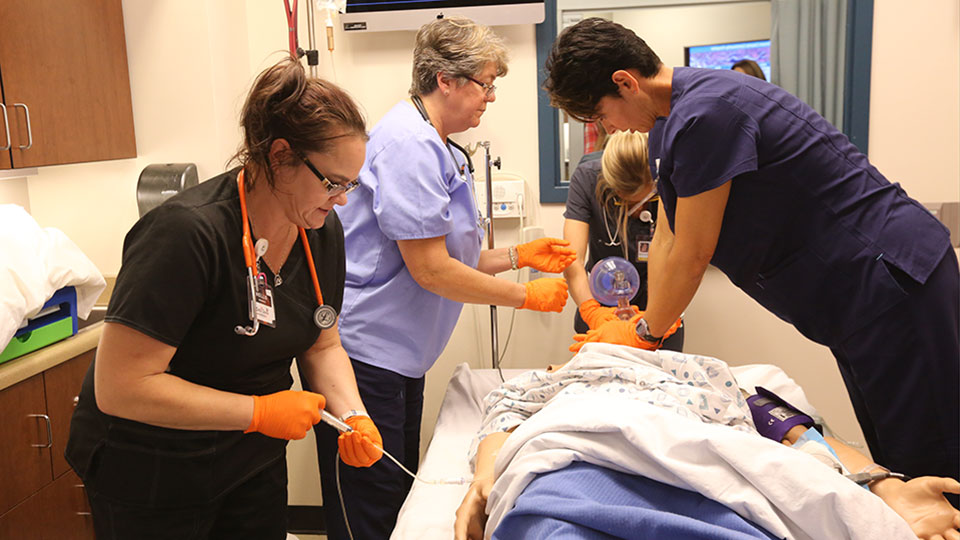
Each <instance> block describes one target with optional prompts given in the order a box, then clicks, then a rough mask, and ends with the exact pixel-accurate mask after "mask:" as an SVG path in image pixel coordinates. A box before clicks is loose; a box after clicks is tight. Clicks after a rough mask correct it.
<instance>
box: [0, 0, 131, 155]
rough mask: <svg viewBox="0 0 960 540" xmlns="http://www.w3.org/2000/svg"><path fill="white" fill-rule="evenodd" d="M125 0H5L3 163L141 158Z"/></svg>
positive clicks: (0, 51)
mask: <svg viewBox="0 0 960 540" xmlns="http://www.w3.org/2000/svg"><path fill="white" fill-rule="evenodd" d="M120 2H121V0H83V1H81V2H56V1H53V0H2V1H0V83H2V84H0V86H2V93H3V95H2V98H3V99H2V102H3V103H4V104H5V107H6V119H7V121H6V125H7V126H8V127H9V132H10V137H9V140H6V139H7V137H6V129H5V128H4V125H3V120H4V118H3V115H2V112H3V111H2V108H0V149H2V148H5V147H6V146H7V145H9V147H10V148H9V149H8V150H5V151H2V152H0V169H3V168H7V169H9V168H21V167H38V166H42V165H59V164H65V163H78V162H85V161H99V160H107V159H118V158H132V157H136V155H137V148H136V142H135V139H134V130H133V108H132V103H131V98H130V80H129V75H128V72H127V51H126V42H125V39H124V32H123V12H122V8H121V4H120Z"/></svg>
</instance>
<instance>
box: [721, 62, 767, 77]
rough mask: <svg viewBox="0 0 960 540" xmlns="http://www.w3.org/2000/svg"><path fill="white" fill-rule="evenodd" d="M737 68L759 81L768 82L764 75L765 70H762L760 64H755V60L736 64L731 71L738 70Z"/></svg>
mask: <svg viewBox="0 0 960 540" xmlns="http://www.w3.org/2000/svg"><path fill="white" fill-rule="evenodd" d="M737 68H740V69H742V70H743V72H744V73H746V74H747V75H751V76H753V77H756V78H758V79H763V80H767V78H766V77H765V76H764V75H763V70H762V69H760V64H758V63H756V62H754V61H753V60H750V59H744V60H741V61H739V62H737V63H736V64H734V65H733V66H732V67H731V68H730V69H737Z"/></svg>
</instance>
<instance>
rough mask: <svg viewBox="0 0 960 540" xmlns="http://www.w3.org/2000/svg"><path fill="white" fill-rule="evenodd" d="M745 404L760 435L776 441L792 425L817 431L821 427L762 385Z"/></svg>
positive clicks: (780, 438)
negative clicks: (812, 428)
mask: <svg viewBox="0 0 960 540" xmlns="http://www.w3.org/2000/svg"><path fill="white" fill-rule="evenodd" d="M747 405H748V406H749V407H750V414H751V415H752V416H753V423H754V424H755V425H756V426H757V431H759V432H760V435H763V436H764V437H766V438H768V439H772V440H774V441H776V442H780V441H782V440H783V437H784V436H785V435H786V434H787V432H788V431H790V429H791V428H792V427H794V426H807V427H814V428H816V429H817V431H820V429H821V428H820V426H818V425H817V424H816V423H815V422H814V421H813V418H810V417H809V416H807V415H805V414H803V413H802V412H800V410H799V409H797V408H796V407H794V406H793V405H790V404H789V403H787V402H786V401H784V400H783V399H782V398H781V397H780V396H778V395H776V394H774V393H773V392H771V391H769V390H767V389H766V388H763V387H762V386H758V387H757V393H756V395H753V396H750V397H748V398H747Z"/></svg>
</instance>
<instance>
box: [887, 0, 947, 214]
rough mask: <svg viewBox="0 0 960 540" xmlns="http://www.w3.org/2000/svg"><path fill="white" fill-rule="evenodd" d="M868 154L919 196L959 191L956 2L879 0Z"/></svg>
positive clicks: (940, 197) (934, 198) (941, 197)
mask: <svg viewBox="0 0 960 540" xmlns="http://www.w3.org/2000/svg"><path fill="white" fill-rule="evenodd" d="M873 36H874V39H873V65H872V73H871V78H870V90H871V91H870V134H869V136H870V139H869V144H870V150H869V153H870V161H871V162H873V164H874V165H876V166H877V168H878V169H880V171H881V172H883V174H885V175H886V176H887V178H889V179H890V180H891V181H893V182H900V183H901V184H903V187H904V189H906V190H907V192H908V193H909V194H910V195H911V196H913V198H915V199H917V200H919V201H921V202H940V201H956V200H957V199H958V198H960V150H958V149H960V128H958V125H960V97H958V96H960V2H958V1H957V0H924V1H923V2H899V1H897V0H877V2H876V6H875V13H874V19H873Z"/></svg>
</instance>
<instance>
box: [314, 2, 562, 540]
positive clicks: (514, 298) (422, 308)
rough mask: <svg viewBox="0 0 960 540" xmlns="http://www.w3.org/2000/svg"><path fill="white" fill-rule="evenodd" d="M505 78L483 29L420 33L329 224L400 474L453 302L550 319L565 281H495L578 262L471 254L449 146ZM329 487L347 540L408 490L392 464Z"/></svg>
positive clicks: (364, 370)
mask: <svg viewBox="0 0 960 540" xmlns="http://www.w3.org/2000/svg"><path fill="white" fill-rule="evenodd" d="M506 73H507V51H506V48H505V47H504V44H503V41H502V40H501V39H500V38H499V37H498V36H497V35H495V34H494V33H493V31H491V30H490V28H488V27H486V26H483V25H479V24H475V23H473V22H472V21H470V20H468V19H464V18H459V17H450V18H443V19H438V20H436V21H433V22H431V23H429V24H426V25H425V26H423V27H422V28H421V29H420V31H419V32H418V33H417V37H416V46H415V49H414V52H413V83H412V85H411V87H410V97H409V98H408V99H405V100H403V101H401V102H400V103H398V104H397V105H396V106H394V107H393V109H391V110H390V111H389V112H388V113H387V114H386V115H385V116H384V117H383V118H382V119H381V120H380V121H379V122H378V123H377V125H376V126H375V127H374V128H373V130H372V131H371V132H370V141H369V143H368V144H367V160H366V163H365V164H364V167H363V171H362V172H361V174H360V182H361V186H360V189H358V190H357V194H356V195H355V196H354V197H353V198H352V199H351V201H350V203H348V204H347V205H346V206H344V208H343V209H342V210H341V211H340V217H341V219H342V220H343V224H344V234H345V237H346V243H347V277H346V290H345V292H344V300H343V316H342V319H341V322H340V324H341V331H342V334H343V343H344V347H345V348H346V350H347V352H348V353H349V355H350V359H351V360H352V362H353V369H354V371H355V372H356V374H357V383H358V385H359V388H360V394H361V396H363V402H364V404H365V405H366V407H367V408H366V412H365V413H364V414H366V413H369V415H370V416H371V417H372V418H373V419H374V421H375V422H376V423H377V425H378V426H380V428H381V430H382V434H383V440H384V449H385V450H386V451H388V452H390V454H391V455H393V456H394V457H396V458H397V459H398V460H399V461H400V462H401V463H403V464H404V465H405V466H406V467H407V468H408V469H410V470H411V471H416V470H417V465H418V461H419V456H420V421H421V415H422V410H423V384H424V375H425V374H426V372H427V370H428V369H429V368H430V367H431V366H432V365H433V363H434V362H435V361H436V360H437V358H438V357H439V356H440V353H441V352H442V351H443V349H444V347H445V346H446V344H447V341H448V340H449V339H450V336H451V334H452V332H453V328H454V326H455V325H456V323H457V318H458V317H459V315H460V310H461V308H462V307H463V304H464V303H477V304H496V305H500V306H510V307H514V308H522V309H533V310H537V311H555V312H559V311H560V310H561V309H562V308H563V305H564V303H565V302H566V298H567V285H566V282H565V281H564V280H563V279H562V278H541V279H537V280H534V281H530V282H528V283H525V284H520V283H516V282H515V281H512V280H506V279H498V278H496V277H494V274H497V273H499V272H503V271H505V270H509V269H511V268H513V269H517V268H520V267H523V266H531V267H534V268H537V269H538V270H541V271H544V272H561V271H562V270H563V269H564V268H566V267H567V266H568V265H569V264H570V263H571V262H573V259H574V257H575V254H574V252H573V250H572V249H570V248H569V247H567V246H566V244H567V243H566V242H564V241H562V240H558V239H553V238H543V239H540V240H537V241H534V242H530V243H528V244H522V245H519V246H515V247H510V248H501V249H496V250H482V249H481V248H482V242H483V224H482V222H481V220H480V216H479V213H478V210H477V206H476V201H475V199H474V195H473V178H472V176H471V174H470V170H469V168H468V166H467V163H466V155H465V154H463V153H462V152H461V150H459V149H458V148H457V147H456V145H455V144H453V142H452V141H450V139H449V137H450V136H451V135H453V134H455V133H461V132H464V131H466V130H468V129H470V128H472V127H476V126H477V125H479V124H480V119H481V117H482V116H483V113H484V111H485V110H486V108H487V106H488V105H490V104H492V103H493V102H494V100H495V99H496V87H495V86H494V83H495V80H496V78H497V77H500V76H503V75H505V74H506ZM317 445H318V452H319V461H320V470H321V478H322V482H323V500H324V508H330V509H332V510H330V511H328V513H327V516H328V521H327V525H328V532H327V534H328V537H329V538H332V539H339V538H346V536H347V532H346V527H345V524H344V521H343V519H342V512H341V509H340V505H339V501H340V496H339V494H338V492H337V485H336V484H335V483H333V482H332V481H331V480H330V479H331V478H332V474H333V473H332V471H333V470H334V465H335V456H336V450H337V444H336V437H335V436H334V434H332V433H330V432H329V430H327V429H325V428H323V429H320V428H318V430H317ZM340 476H341V478H340V489H341V491H342V494H343V501H344V507H345V508H344V509H345V512H346V515H347V519H348V520H349V525H350V528H351V529H352V531H353V536H354V538H387V537H388V536H390V532H391V531H392V529H393V527H394V525H395V523H396V519H397V513H398V512H399V510H400V506H401V505H402V504H403V501H404V499H405V498H406V495H407V492H408V491H409V489H410V485H411V482H412V479H411V478H410V477H409V476H407V475H406V474H405V473H404V472H403V471H401V470H400V468H398V467H397V466H396V465H395V464H393V463H388V462H383V463H379V464H377V465H375V466H374V467H371V468H370V469H367V470H362V471H361V470H356V469H351V468H341V471H340Z"/></svg>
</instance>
